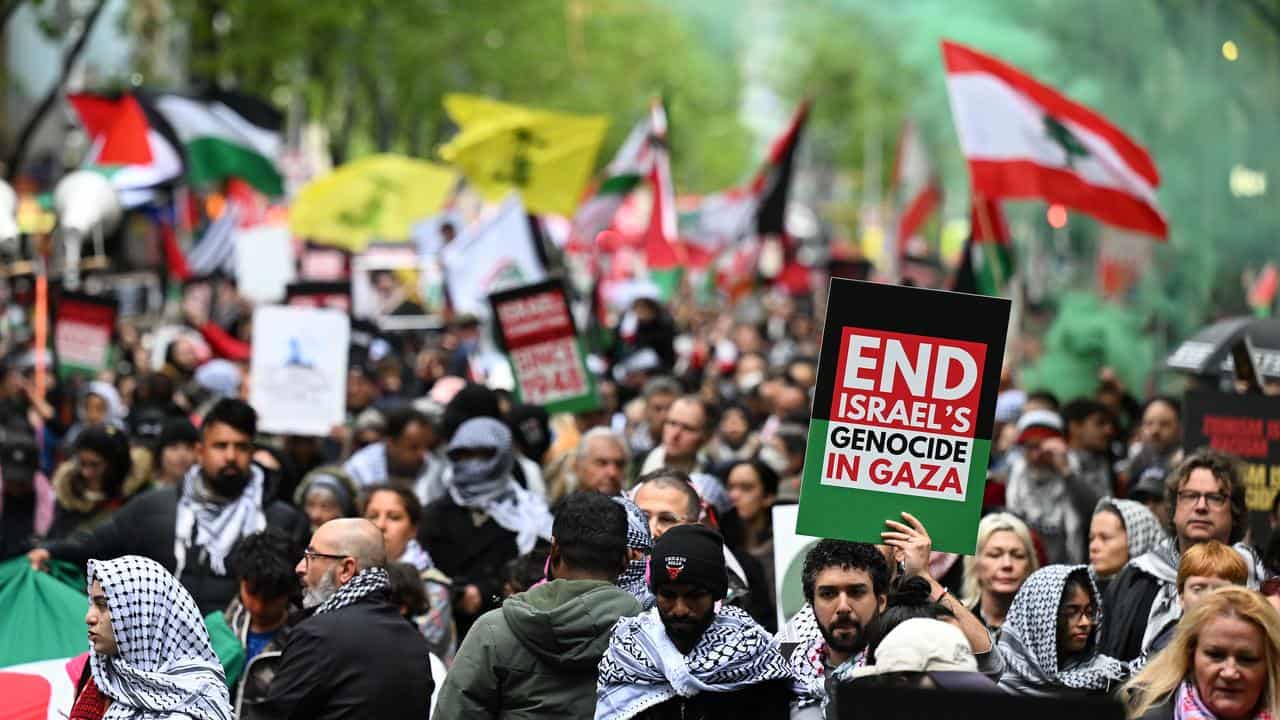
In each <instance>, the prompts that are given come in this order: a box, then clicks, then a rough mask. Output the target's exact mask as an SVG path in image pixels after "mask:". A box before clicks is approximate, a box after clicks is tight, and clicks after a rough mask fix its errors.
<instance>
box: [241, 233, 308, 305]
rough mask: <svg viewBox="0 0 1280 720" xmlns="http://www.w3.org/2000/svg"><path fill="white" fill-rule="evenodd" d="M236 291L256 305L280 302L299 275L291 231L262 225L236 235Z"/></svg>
mask: <svg viewBox="0 0 1280 720" xmlns="http://www.w3.org/2000/svg"><path fill="white" fill-rule="evenodd" d="M235 242H236V289H237V291H238V292H239V293H240V296H241V297H243V298H245V299H247V300H249V301H250V302H253V303H257V304H266V303H278V302H280V301H281V300H283V299H284V297H285V288H286V287H288V285H289V283H291V282H293V281H294V278H295V276H296V275H297V272H296V268H297V261H296V260H295V259H294V257H293V238H292V237H290V235H289V228H287V227H283V226H279V225H259V226H258V227H254V228H248V229H245V230H241V231H240V232H238V233H236V236H235Z"/></svg>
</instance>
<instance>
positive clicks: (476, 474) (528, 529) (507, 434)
mask: <svg viewBox="0 0 1280 720" xmlns="http://www.w3.org/2000/svg"><path fill="white" fill-rule="evenodd" d="M459 448H491V449H493V450H494V456H493V458H491V459H489V460H479V459H471V460H463V461H460V462H453V463H452V470H453V475H452V477H451V478H450V480H449V496H450V497H452V498H453V501H454V502H455V503H457V504H458V505H459V506H460V507H465V508H470V509H472V510H480V511H482V512H484V513H485V514H486V515H488V516H489V517H491V518H493V521H494V522H496V523H498V525H499V526H501V527H502V528H504V529H506V530H510V531H511V532H513V533H515V534H516V547H517V548H518V549H519V551H520V554H521V555H524V554H526V553H528V552H529V551H530V550H532V549H533V546H534V545H535V544H536V543H537V542H538V538H542V539H544V540H550V539H551V524H552V518H551V511H550V510H548V509H547V503H546V502H545V501H544V500H543V499H542V498H540V497H538V496H536V495H534V494H533V493H531V492H529V491H528V490H526V489H524V488H522V487H520V485H519V484H518V483H517V482H516V481H515V478H514V477H512V475H511V467H512V465H514V463H515V456H514V455H513V454H512V451H511V431H510V430H508V429H507V426H506V425H503V424H502V423H501V422H499V421H497V420H494V419H493V418H487V417H480V418H472V419H471V420H468V421H466V422H464V423H462V425H461V426H459V427H458V431H457V432H456V433H454V435H453V439H452V440H451V441H449V449H450V450H454V449H459Z"/></svg>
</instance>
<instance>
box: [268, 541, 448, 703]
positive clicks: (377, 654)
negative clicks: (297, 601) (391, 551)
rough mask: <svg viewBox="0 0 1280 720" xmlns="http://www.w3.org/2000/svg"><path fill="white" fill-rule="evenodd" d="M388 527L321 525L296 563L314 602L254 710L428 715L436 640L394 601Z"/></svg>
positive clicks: (307, 598)
mask: <svg viewBox="0 0 1280 720" xmlns="http://www.w3.org/2000/svg"><path fill="white" fill-rule="evenodd" d="M386 562H387V551H386V548H385V546H384V545H383V541H382V533H381V532H380V531H379V530H378V528H377V527H375V526H374V524H373V523H371V522H369V521H368V520H364V519H361V518H340V519H338V520H330V521H329V522H327V523H325V524H324V525H321V526H320V529H319V530H316V534H315V535H313V536H312V538H311V544H310V545H309V546H308V547H307V549H306V551H304V552H303V555H302V560H300V561H299V562H298V565H297V567H295V568H294V572H296V573H297V574H298V577H299V578H301V580H302V585H303V588H304V594H303V598H302V604H303V606H304V607H305V608H307V609H308V610H310V611H312V614H311V616H310V617H308V618H307V619H305V620H303V621H302V622H300V623H299V624H298V625H297V626H296V627H295V628H294V629H293V631H292V632H291V633H290V635H289V640H288V642H287V643H286V644H285V647H284V654H283V655H281V657H280V665H279V670H278V671H277V672H276V674H275V677H274V678H273V679H272V680H271V687H270V690H269V691H268V693H267V697H266V699H265V700H263V701H262V702H261V703H260V704H257V705H246V708H245V709H246V713H245V715H246V717H249V718H260V717H261V718H281V719H284V718H308V719H310V718H321V719H324V718H351V717H370V718H384V717H387V718H389V717H407V718H408V717H411V718H426V717H428V716H429V715H430V712H431V693H432V691H433V690H434V689H435V685H434V683H433V682H432V680H431V666H430V663H429V660H428V658H427V655H428V653H429V649H428V647H427V641H426V639H425V638H423V637H422V635H420V634H418V633H417V632H415V630H414V628H413V626H412V625H410V624H409V623H407V622H406V621H405V619H404V618H403V617H401V615H400V609H399V608H398V607H396V606H395V605H394V604H392V602H391V594H390V593H391V580H390V579H389V578H388V576H387V571H386V570H385V569H384V567H383V566H384V565H386Z"/></svg>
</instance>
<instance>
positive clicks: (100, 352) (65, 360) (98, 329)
mask: <svg viewBox="0 0 1280 720" xmlns="http://www.w3.org/2000/svg"><path fill="white" fill-rule="evenodd" d="M116 307H117V303H116V299H115V298H114V297H102V296H95V295H88V294H84V293H78V292H72V291H70V290H64V291H63V292H62V294H61V297H59V298H58V303H57V306H56V308H55V310H54V319H53V351H54V353H55V355H56V356H57V358H58V376H59V377H63V378H65V377H67V376H68V375H71V374H73V373H80V374H83V375H90V376H96V375H97V374H98V373H99V372H101V371H103V370H105V369H106V368H107V366H108V365H110V363H111V333H113V332H114V331H115V327H116Z"/></svg>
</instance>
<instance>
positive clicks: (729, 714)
mask: <svg viewBox="0 0 1280 720" xmlns="http://www.w3.org/2000/svg"><path fill="white" fill-rule="evenodd" d="M793 697H794V695H793V693H792V692H791V680H788V679H780V680H769V681H767V682H762V683H758V684H756V685H750V686H747V687H745V688H742V689H740V690H734V691H733V692H725V693H698V694H697V695H694V696H693V697H690V698H682V697H673V698H671V699H670V700H667V701H665V702H662V703H659V704H658V705H654V706H653V707H651V708H649V709H648V710H645V711H644V712H641V713H640V714H639V715H636V716H635V717H636V720H746V718H752V720H774V719H775V718H777V719H778V720H786V719H787V718H789V717H791V700H792V699H793Z"/></svg>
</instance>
